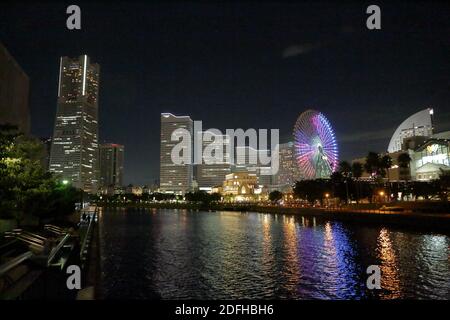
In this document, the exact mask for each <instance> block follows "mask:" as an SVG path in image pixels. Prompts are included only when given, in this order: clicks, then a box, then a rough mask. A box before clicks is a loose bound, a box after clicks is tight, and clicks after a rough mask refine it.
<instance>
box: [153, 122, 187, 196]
mask: <svg viewBox="0 0 450 320" xmlns="http://www.w3.org/2000/svg"><path fill="white" fill-rule="evenodd" d="M177 129H184V130H186V131H187V132H188V133H189V134H190V137H191V140H190V141H191V145H190V148H191V149H190V151H191V152H190V154H189V161H187V163H175V162H174V161H172V157H171V153H172V150H173V148H174V147H175V146H176V145H178V144H179V143H180V142H181V134H177V132H175V133H174V131H175V130H177ZM172 134H174V137H175V140H174V141H172ZM178 139H180V140H178ZM192 141H193V121H192V119H191V118H190V117H189V116H175V115H173V114H171V113H162V114H161V148H160V171H159V178H160V190H161V192H167V193H175V194H184V193H186V192H189V191H190V190H191V188H192V173H193V170H192V168H193V165H192V162H193V161H192V159H193V152H192Z"/></svg>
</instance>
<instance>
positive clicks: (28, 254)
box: [0, 251, 33, 277]
mask: <svg viewBox="0 0 450 320" xmlns="http://www.w3.org/2000/svg"><path fill="white" fill-rule="evenodd" d="M32 256H33V253H32V252H31V251H27V252H25V253H22V254H21V255H19V256H17V257H15V258H14V259H11V260H10V261H8V262H5V263H4V264H2V265H1V266H0V277H1V276H3V275H4V274H5V273H6V272H8V271H9V270H11V269H13V268H15V267H17V266H18V265H19V264H21V263H22V262H24V261H25V260H28V259H30V258H31V257H32Z"/></svg>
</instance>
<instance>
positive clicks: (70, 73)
mask: <svg viewBox="0 0 450 320" xmlns="http://www.w3.org/2000/svg"><path fill="white" fill-rule="evenodd" d="M99 73H100V66H99V65H98V64H96V63H91V62H90V59H89V57H88V56H87V55H82V56H79V57H78V58H73V59H72V58H68V57H61V59H60V65H59V83H58V100H57V108H56V118H55V127H54V131H53V140H52V147H51V155H50V171H51V172H54V173H55V174H56V175H58V176H59V177H60V178H61V179H64V180H68V181H69V182H70V183H71V184H72V185H73V186H75V187H77V188H81V189H83V190H84V191H86V192H96V190H97V188H98V175H99V172H98V90H99Z"/></svg>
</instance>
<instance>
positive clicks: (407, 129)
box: [388, 108, 433, 153]
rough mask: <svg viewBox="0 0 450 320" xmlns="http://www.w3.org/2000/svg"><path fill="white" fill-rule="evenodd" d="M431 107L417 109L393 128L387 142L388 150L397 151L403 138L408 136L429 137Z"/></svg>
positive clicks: (431, 127)
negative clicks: (389, 139) (393, 130)
mask: <svg viewBox="0 0 450 320" xmlns="http://www.w3.org/2000/svg"><path fill="white" fill-rule="evenodd" d="M432 116H433V109H431V108H427V109H424V110H422V111H419V112H417V113H415V114H413V115H412V116H410V117H409V118H407V119H406V120H405V121H403V122H402V123H401V124H400V125H399V126H398V128H397V130H395V132H394V134H393V135H392V138H391V141H390V142H389V146H388V152H389V153H392V152H397V151H400V150H401V149H402V143H403V139H405V138H410V137H417V136H423V137H429V136H431V135H432V134H433V124H432Z"/></svg>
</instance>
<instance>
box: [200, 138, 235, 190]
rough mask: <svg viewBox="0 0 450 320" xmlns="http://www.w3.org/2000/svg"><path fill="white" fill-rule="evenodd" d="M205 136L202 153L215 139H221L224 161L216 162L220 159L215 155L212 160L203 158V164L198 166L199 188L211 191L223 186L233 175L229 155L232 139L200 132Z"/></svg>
mask: <svg viewBox="0 0 450 320" xmlns="http://www.w3.org/2000/svg"><path fill="white" fill-rule="evenodd" d="M200 134H202V135H203V138H202V141H203V147H202V152H204V151H205V149H206V148H208V147H209V146H210V144H211V143H213V142H214V141H216V142H217V140H215V139H219V141H221V142H222V147H221V148H222V149H223V150H222V159H221V160H220V161H216V160H217V159H215V158H219V157H218V155H216V154H215V153H214V154H213V156H212V157H211V158H208V157H207V156H206V157H205V156H203V157H202V163H201V164H198V165H197V166H196V181H197V184H198V188H199V189H200V190H207V191H210V190H211V189H212V187H217V186H221V185H222V183H223V181H224V180H225V176H226V175H227V174H229V173H231V163H230V153H229V145H230V137H229V136H227V135H220V136H217V135H214V137H213V134H212V133H211V132H209V131H206V132H200Z"/></svg>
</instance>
